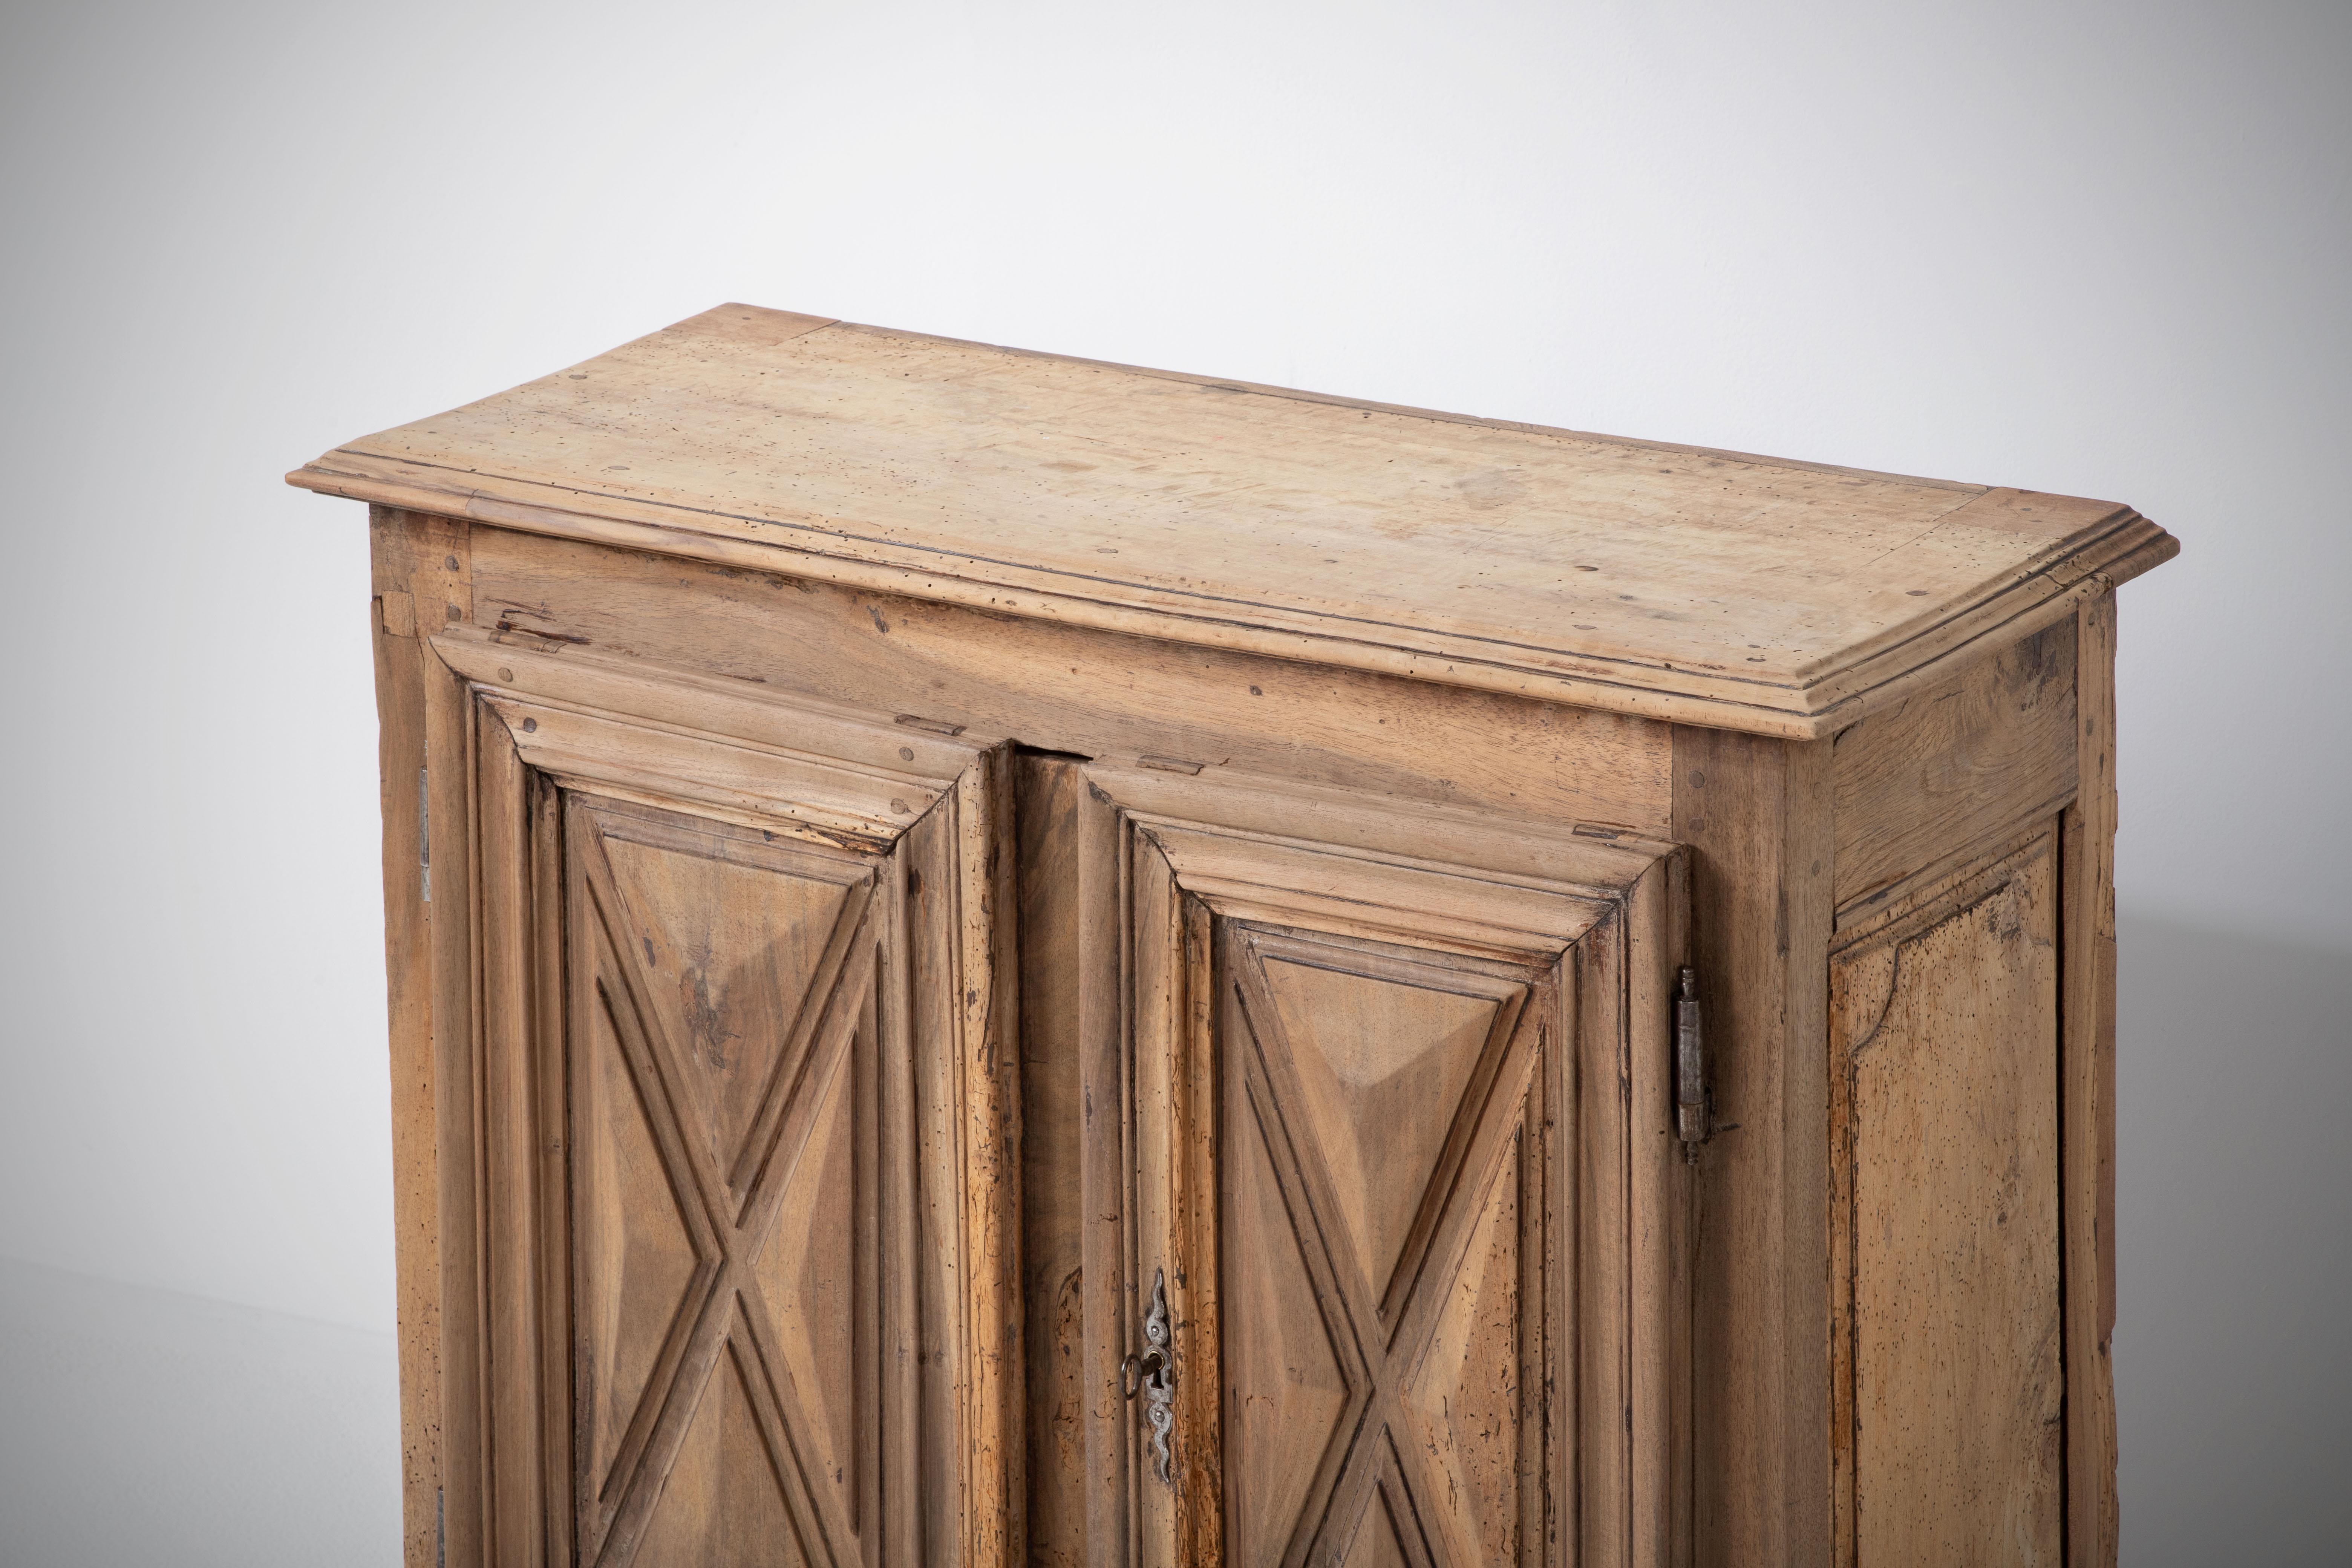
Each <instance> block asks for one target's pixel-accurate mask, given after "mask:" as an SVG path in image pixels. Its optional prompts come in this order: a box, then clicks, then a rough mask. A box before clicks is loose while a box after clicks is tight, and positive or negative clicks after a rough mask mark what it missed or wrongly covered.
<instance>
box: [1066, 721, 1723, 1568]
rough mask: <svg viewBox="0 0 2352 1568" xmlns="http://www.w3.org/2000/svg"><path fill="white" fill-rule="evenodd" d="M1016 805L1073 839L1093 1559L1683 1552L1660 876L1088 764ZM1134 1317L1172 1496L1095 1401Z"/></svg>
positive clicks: (1488, 834) (1154, 1446) (1608, 847)
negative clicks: (1159, 1330)
mask: <svg viewBox="0 0 2352 1568" xmlns="http://www.w3.org/2000/svg"><path fill="white" fill-rule="evenodd" d="M1056 767H1059V768H1062V769H1063V770H1065V772H1066V777H1063V778H1060V779H1056V778H1055V777H1054V776H1053V770H1054V769H1055V768H1056ZM1023 787H1024V790H1031V789H1033V788H1034V789H1037V790H1044V791H1053V790H1056V789H1058V790H1060V791H1061V792H1062V793H1063V794H1064V795H1066V796H1067V797H1068V798H1069V799H1070V801H1071V802H1072V804H1073V810H1074V815H1075V825H1074V829H1073V830H1074V831H1075V832H1076V834H1077V836H1078V837H1079V838H1080V839H1081V840H1082V841H1083V842H1082V847H1081V850H1080V852H1079V853H1078V854H1077V855H1076V861H1077V872H1078V876H1077V879H1076V880H1077V883H1078V887H1077V889H1076V901H1077V903H1078V904H1079V905H1080V906H1081V909H1082V914H1081V917H1080V919H1079V921H1078V922H1077V923H1078V927H1079V929H1080V931H1081V932H1082V935H1081V939H1080V941H1079V942H1078V946H1079V948H1080V949H1081V950H1082V951H1081V954H1080V957H1079V960H1078V965H1079V971H1080V973H1079V984H1078V991H1079V1006H1078V1009H1077V1011H1078V1013H1079V1014H1080V1015H1081V1016H1082V1017H1083V1019H1084V1029H1083V1033H1084V1035H1085V1037H1087V1042H1088V1044H1087V1051H1086V1055H1085V1057H1084V1069H1083V1070H1084V1073H1085V1078H1086V1081H1085V1083H1084V1086H1083V1094H1082V1100H1083V1102H1084V1103H1085V1105H1086V1106H1087V1135H1086V1142H1085V1151H1084V1154H1083V1158H1084V1159H1085V1160H1086V1161H1087V1169H1086V1173H1085V1177H1086V1192H1085V1194H1084V1201H1083V1202H1082V1204H1081V1205H1080V1208H1081V1211H1082V1213H1083V1214H1084V1215H1086V1216H1087V1224H1088V1225H1089V1226H1091V1230H1090V1232H1089V1234H1088V1236H1087V1246H1086V1249H1085V1258H1084V1271H1083V1272H1084V1293H1085V1299H1086V1303H1087V1312H1086V1331H1085V1338H1086V1341H1087V1355H1086V1358H1085V1364H1084V1369H1083V1372H1084V1374H1086V1375H1090V1376H1091V1377H1092V1378H1094V1379H1095V1380H1097V1381H1096V1383H1095V1386H1096V1387H1097V1388H1098V1389H1100V1390H1101V1391H1102V1393H1101V1394H1100V1395H1099V1396H1098V1397H1097V1400H1096V1402H1095V1408H1096V1409H1097V1411H1098V1412H1099V1413H1100V1414H1099V1415H1098V1416H1097V1419H1096V1420H1095V1421H1094V1423H1093V1424H1092V1426H1089V1428H1088V1430H1087V1442H1088V1452H1087V1458H1086V1460H1085V1473H1086V1474H1087V1477H1088V1478H1090V1479H1093V1480H1094V1481H1095V1482H1096V1484H1097V1486H1099V1484H1100V1480H1101V1479H1103V1478H1108V1477H1116V1478H1118V1485H1117V1486H1116V1487H1115V1488H1109V1489H1106V1490H1108V1491H1110V1492H1111V1493H1112V1495H1111V1497H1110V1498H1109V1500H1097V1501H1096V1502H1095V1503H1094V1506H1093V1507H1092V1509H1091V1510H1090V1511H1089V1513H1088V1516H1087V1520H1086V1523H1085V1530H1084V1536H1085V1541H1084V1545H1085V1549H1086V1553H1087V1554H1086V1557H1085V1560H1087V1561H1114V1560H1117V1559H1118V1557H1119V1556H1120V1555H1121V1554H1122V1552H1124V1553H1126V1554H1131V1555H1130V1560H1132V1561H1137V1562H1140V1563H1151V1564H1177V1563H1182V1564H1213V1563H1223V1564H1230V1565H1233V1568H1261V1565H1263V1568H1304V1565H1307V1564H1315V1565H1317V1568H1321V1565H1324V1564H1376V1563H1377V1564H1385V1563H1400V1564H1414V1565H1418V1568H1435V1565H1449V1568H1451V1565H1460V1568H1472V1565H1476V1568H1486V1565H1489V1564H1519V1565H1533V1564H1550V1565H1559V1564H1567V1563H1636V1562H1639V1563H1657V1562H1667V1561H1673V1560H1675V1553H1676V1552H1678V1551H1679V1550H1682V1549H1684V1548H1685V1547H1686V1545H1687V1542H1688V1539H1689V1537H1688V1528H1689V1521H1688V1511H1687V1499H1688V1470H1687V1436H1688V1373H1687V1350H1686V1332H1687V1328H1686V1324H1687V1296H1686V1290H1687V1286H1686V1283H1685V1278H1686V1276H1685V1270H1684V1269H1683V1268H1681V1267H1679V1265H1678V1262H1677V1259H1678V1258H1679V1257H1680V1256H1681V1249H1682V1248H1683V1247H1685V1246H1686V1243H1687V1228H1686V1226H1687V1221H1686V1218H1685V1204H1686V1201H1687V1188H1686V1184H1685V1183H1686V1177H1685V1173H1684V1168H1683V1166H1682V1164H1681V1162H1680V1159H1679V1155H1678V1153H1677V1152H1676V1151H1675V1142H1674V1140H1673V1139H1672V1137H1671V1136H1670V1133H1669V1119H1670V1116H1671V1098H1672V1097H1671V1093H1670V1092H1669V1090H1668V1089H1667V1086H1666V1083H1665V1080H1664V1067H1665V1063H1666V1060H1667V1051H1666V1049H1665V1042H1664V1020H1665V1017H1666V1013H1667V1008H1666V994H1667V992H1666V975H1667V973H1668V966H1669V963H1670V962H1671V961H1672V959H1673V957H1674V955H1675V952H1676V945H1677V944H1678V943H1679V942H1680V941H1681V940H1682V926H1681V912H1680V910H1681V900H1682V897H1683V893H1682V872H1681V862H1680V860H1679V859H1678V858H1676V857H1675V855H1674V854H1673V853H1672V852H1671V851H1669V850H1667V849H1666V848H1665V847H1663V846H1649V847H1642V846H1635V845H1618V844H1613V843H1612V844H1597V843H1594V842H1592V841H1591V840H1589V839H1586V840H1576V839H1572V838H1570V836H1568V835H1565V834H1563V835H1559V836H1558V837H1557V838H1556V839H1554V838H1547V837H1543V836H1541V835H1540V834H1538V835H1535V836H1533V837H1530V836H1529V835H1528V833H1526V832H1524V831H1519V830H1513V831H1512V832H1511V833H1509V834H1508V835H1507V836H1506V835H1503V834H1498V833H1497V832H1496V831H1495V829H1494V828H1493V827H1492V826H1491V825H1487V824H1482V823H1478V822H1475V821H1474V820H1471V819H1468V818H1465V817H1457V816H1449V815H1444V814H1439V813H1435V812H1430V811H1420V812H1406V811H1400V810H1399V809H1398V808H1395V807H1393V806H1391V805H1384V804H1381V803H1373V802H1366V801H1362V800H1350V799H1346V798H1342V797H1338V796H1335V795H1328V794H1326V795H1308V794H1307V793H1305V792H1301V791H1298V790H1297V789H1295V788H1290V787H1286V786H1272V785H1268V786H1265V787H1263V788H1257V787H1254V786H1250V785H1246V784H1241V783H1237V782H1234V781H1232V780H1230V779H1229V780H1226V781H1221V782H1219V783H1218V784H1214V785H1204V784H1200V783H1199V782H1198V781H1196V780H1192V779H1190V778H1171V777H1169V776H1167V775H1166V774H1165V773H1159V772H1156V771H1154V772H1147V771H1144V770H1122V769H1118V768H1115V767H1110V766H1108V765H1100V764H1097V765H1088V766H1085V767H1078V766H1076V764H1044V765H1043V766H1042V767H1041V769H1040V771H1039V773H1037V774H1036V775H1034V778H1033V776H1032V775H1024V786H1023ZM1030 809H1031V808H1030V807H1029V806H1028V805H1026V804H1025V803H1024V812H1029V811H1030ZM1024 929H1026V928H1024ZM1106 1039H1107V1040H1109V1041H1111V1042H1114V1046H1113V1047H1111V1048H1103V1047H1100V1046H1099V1045H1097V1043H1096V1042H1098V1041H1101V1040H1106ZM1114 1094H1116V1095H1118V1096H1119V1098H1118V1100H1116V1103H1118V1104H1119V1105H1120V1106H1121V1107H1122V1109H1123V1111H1124V1120H1123V1123H1122V1124H1121V1125H1120V1127H1119V1128H1118V1137H1117V1138H1115V1139H1114V1138H1111V1137H1109V1136H1108V1133H1107V1131H1106V1130H1105V1129H1104V1127H1103V1125H1102V1121H1103V1118H1102V1115H1101V1111H1100V1110H1099V1108H1100V1107H1101V1106H1103V1105H1105V1104H1107V1103H1113V1102H1114V1101H1113V1099H1112V1097H1113V1095H1114ZM1038 1131H1040V1132H1042V1131H1044V1130H1043V1129H1042V1127H1041V1128H1040V1129H1038ZM1105 1216H1108V1219H1106V1217H1105ZM1155 1290H1164V1293H1165V1297H1166V1300H1167V1303H1168V1317H1169V1321H1170V1324H1171V1333H1170V1341H1169V1351H1168V1368H1167V1373H1166V1378H1165V1381H1166V1383H1167V1384H1168V1388H1169V1397H1168V1399H1167V1405H1168V1407H1169V1410H1170V1413H1171V1415H1172V1421H1171V1424H1170V1430H1169V1431H1168V1433H1167V1438H1166V1446H1167V1454H1166V1459H1165V1463H1164V1471H1165V1479H1162V1470H1163V1465H1162V1461H1161V1459H1160V1436H1159V1434H1158V1433H1157V1432H1156V1431H1155V1428H1154V1426H1153V1423H1152V1422H1151V1420H1150V1411H1149V1409H1148V1408H1147V1405H1148V1403H1149V1402H1148V1401H1147V1400H1146V1399H1144V1398H1140V1397H1134V1398H1129V1397H1123V1395H1126V1394H1128V1391H1129V1390H1130V1389H1133V1388H1136V1387H1137V1386H1138V1385H1139V1384H1149V1383H1150V1379H1151V1377H1152V1376H1153V1375H1154V1373H1153V1368H1154V1366H1155V1364H1156V1363H1154V1362H1153V1361H1152V1359H1151V1355H1152V1351H1153V1347H1154V1346H1155V1345H1156V1344H1157V1341H1156V1340H1155V1339H1154V1337H1153V1335H1152V1333H1151V1332H1150V1329H1149V1326H1148V1323H1147V1316H1146V1315H1147V1303H1149V1302H1150V1300H1153V1299H1154V1298H1153V1293H1154V1291H1155ZM1033 1343H1035V1341H1033ZM1122 1537H1123V1538H1124V1539H1123V1540H1122V1539H1121V1538H1122Z"/></svg>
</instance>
